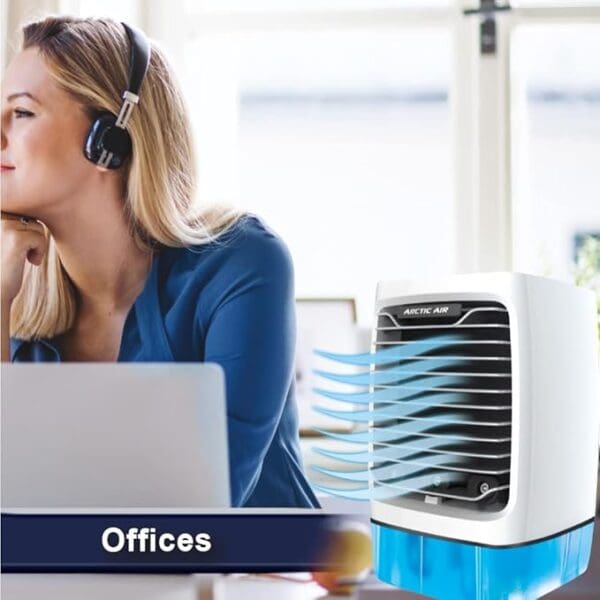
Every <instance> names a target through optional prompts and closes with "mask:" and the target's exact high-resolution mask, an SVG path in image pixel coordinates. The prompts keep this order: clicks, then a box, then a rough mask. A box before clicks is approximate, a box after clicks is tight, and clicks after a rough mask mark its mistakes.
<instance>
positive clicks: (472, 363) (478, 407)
mask: <svg viewBox="0 0 600 600" xmlns="http://www.w3.org/2000/svg"><path fill="white" fill-rule="evenodd" d="M432 307H433V308H435V307H439V308H438V309H437V310H432ZM444 307H446V308H444ZM407 309H408V310H407ZM447 336H451V337H450V339H449V341H442V342H441V343H440V344H436V346H435V347H434V349H430V350H428V351H419V350H418V348H419V346H421V348H422V347H423V345H422V344H419V342H422V341H424V340H431V339H433V338H436V339H440V340H443V339H444V337H447ZM415 342H417V343H416V344H415V345H414V347H415V352H414V355H413V353H411V354H410V355H409V356H408V358H403V359H402V360H401V361H398V362H397V363H395V364H385V365H380V366H377V367H374V368H373V370H374V372H378V371H382V370H385V371H387V372H388V373H389V372H393V369H398V372H399V373H402V377H399V380H398V381H397V382H393V383H391V384H386V385H383V384H382V385H373V386H372V390H373V392H377V390H380V389H390V388H393V389H397V390H398V391H399V396H400V398H399V399H398V400H397V401H396V402H395V403H394V402H393V401H391V402H390V401H389V400H388V401H386V402H385V403H378V402H377V403H375V404H373V405H372V410H373V414H374V415H377V418H376V419H374V420H373V421H372V423H371V424H370V429H371V430H372V432H373V436H372V440H373V442H372V443H373V453H374V454H375V455H378V456H381V457H384V458H385V459H384V458H382V459H381V462H375V463H371V465H370V472H371V478H372V481H373V483H374V485H376V486H385V487H386V488H389V489H392V490H393V489H397V490H398V497H397V498H395V499H394V503H396V504H398V505H402V503H403V500H404V499H410V500H411V502H414V500H415V499H417V500H420V501H426V502H427V503H428V504H432V505H436V504H438V505H439V504H451V505H454V506H457V505H458V506H461V507H463V508H468V509H471V510H484V511H498V510H501V509H502V508H503V507H504V506H505V505H506V503H507V502H508V495H509V489H510V458H511V430H512V428H511V424H512V375H511V346H510V323H509V315H508V311H507V309H506V307H505V306H504V305H503V304H501V303H499V302H493V301H482V302H479V301H465V302H460V301H452V302H451V303H449V304H446V305H441V304H431V303H428V304H404V305H394V306H386V307H384V308H382V309H381V310H380V311H379V313H378V318H377V331H376V338H375V345H376V348H375V349H376V350H383V349H386V348H390V347H393V346H402V347H403V348H406V347H407V346H408V345H410V344H411V343H415ZM429 383H431V385H429ZM399 405H401V407H400V406H399ZM390 407H391V413H392V415H393V414H394V410H401V411H402V416H400V417H395V416H394V417H392V418H387V416H386V415H388V414H390ZM382 415H383V416H382Z"/></svg>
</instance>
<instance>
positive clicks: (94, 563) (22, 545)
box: [2, 513, 340, 573]
mask: <svg viewBox="0 0 600 600" xmlns="http://www.w3.org/2000/svg"><path fill="white" fill-rule="evenodd" d="M339 519H340V517H335V516H333V515H323V514H306V515H303V514H292V515H280V514H264V515H263V514H251V515H244V514H223V515H206V514H204V515H187V514H170V515H165V514H142V515H135V514H122V513H121V514H14V513H12V514H2V571H3V572H31V573H34V572H35V573H51V572H69V573H82V572H94V573H97V572H106V573H202V572H210V573H228V572H257V573H258V572H269V571H319V570H329V569H331V568H333V567H334V566H335V565H333V564H332V562H331V560H332V557H328V556H326V554H327V548H328V546H329V544H328V540H329V539H330V538H329V536H330V532H331V528H332V527H334V526H335V524H336V523H337V522H338V521H339Z"/></svg>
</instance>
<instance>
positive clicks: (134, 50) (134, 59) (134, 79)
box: [115, 22, 150, 129]
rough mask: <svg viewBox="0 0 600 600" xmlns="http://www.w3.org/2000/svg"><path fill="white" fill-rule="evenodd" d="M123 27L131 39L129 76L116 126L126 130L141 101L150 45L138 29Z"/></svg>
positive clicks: (125, 24)
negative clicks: (135, 106)
mask: <svg viewBox="0 0 600 600" xmlns="http://www.w3.org/2000/svg"><path fill="white" fill-rule="evenodd" d="M121 25H123V27H124V28H125V32H126V33H127V37H128V38H129V75H128V78H127V79H128V81H127V89H126V90H125V91H124V92H123V95H122V98H123V105H122V106H121V110H120V111H119V116H118V117H117V121H116V123H115V125H116V126H117V127H121V128H122V129H125V128H126V127H127V122H128V121H129V117H130V116H131V111H132V110H133V107H134V105H135V104H137V103H138V101H139V99H140V97H139V91H140V87H141V85H142V81H144V77H145V76H146V72H147V71H148V66H149V64H150V44H149V43H148V39H147V38H146V36H145V35H144V34H143V33H142V32H141V31H139V30H138V29H135V28H134V27H131V26H129V25H127V23H123V22H121Z"/></svg>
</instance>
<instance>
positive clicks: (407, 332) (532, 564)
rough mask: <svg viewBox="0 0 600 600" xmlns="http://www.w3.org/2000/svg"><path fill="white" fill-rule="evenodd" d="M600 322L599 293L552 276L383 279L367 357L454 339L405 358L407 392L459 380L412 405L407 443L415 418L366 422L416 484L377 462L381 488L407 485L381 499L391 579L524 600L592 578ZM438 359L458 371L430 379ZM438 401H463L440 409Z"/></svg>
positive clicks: (373, 447) (376, 518) (377, 528)
mask: <svg viewBox="0 0 600 600" xmlns="http://www.w3.org/2000/svg"><path fill="white" fill-rule="evenodd" d="M597 323H598V321H597V315H596V306H595V295H594V294H593V293H592V292H591V291H589V290H584V289H582V288H577V287H574V286H572V285H569V284H566V283H562V282H559V281H556V280H552V279H547V278H543V277H536V276H532V275H526V274H521V273H508V272H507V273H504V272H502V273H478V274H467V275H457V276H453V277H450V278H448V279H445V280H443V281H436V282H433V281H430V282H381V283H379V285H378V287H377V294H376V326H375V328H374V332H373V340H372V341H373V348H372V352H378V351H381V350H383V349H386V348H389V347H393V346H400V345H401V346H402V347H403V348H405V347H406V346H407V345H410V344H415V342H417V344H416V345H414V348H415V349H416V348H417V347H418V342H419V340H425V339H431V336H440V335H443V334H448V333H450V332H451V333H453V334H456V336H457V338H456V340H457V341H450V342H448V343H447V344H444V345H442V346H438V347H436V348H435V349H434V350H432V351H428V352H422V353H419V354H418V355H417V353H416V352H415V354H414V356H409V357H408V358H407V359H406V360H403V361H402V364H403V365H406V364H409V365H410V364H413V365H414V366H415V369H414V371H415V372H416V373H418V372H419V371H423V373H422V374H421V376H419V375H415V377H414V378H413V379H410V380H408V381H407V380H404V381H403V382H402V383H401V384H399V385H398V389H401V388H402V386H403V385H404V386H410V383H411V382H414V381H421V382H423V381H426V377H431V376H440V374H446V378H448V377H450V378H452V377H455V378H456V383H449V384H448V383H447V384H446V385H445V386H444V387H435V388H434V389H430V390H426V391H420V392H417V393H415V394H414V395H413V396H409V397H408V398H405V400H404V401H406V402H415V403H417V405H419V409H418V410H417V411H416V412H413V413H412V416H411V417H410V424H412V425H413V427H411V428H407V432H406V434H402V428H403V426H404V425H406V424H407V423H409V421H407V420H404V419H390V420H383V421H377V422H372V423H370V428H371V429H372V430H374V431H383V432H385V431H386V430H387V431H391V432H392V435H390V436H388V438H387V439H388V441H386V442H385V443H384V444H382V443H379V442H377V441H371V442H370V444H369V449H370V451H371V452H375V451H377V449H378V448H380V447H382V446H383V447H385V448H386V449H389V448H394V447H396V448H399V449H404V451H403V452H401V453H399V454H398V455H399V456H401V457H402V459H401V460H400V461H395V462H396V463H397V462H402V463H404V464H410V463H412V464H413V466H414V467H415V469H414V472H415V473H417V474H419V475H421V477H417V478H409V479H407V480H406V481H407V482H408V483H406V484H405V485H403V480H400V481H398V480H395V481H394V482H392V483H390V482H389V481H382V480H380V479H378V476H377V472H378V468H379V467H381V466H382V465H383V466H386V465H390V464H393V463H391V462H383V463H379V464H374V463H369V470H370V472H371V474H372V477H371V485H372V486H375V487H377V486H384V487H385V486H389V485H393V486H395V487H396V489H398V495H397V496H393V497H391V498H386V499H385V500H383V501H381V500H379V501H378V500H372V501H371V508H372V514H371V516H372V529H373V543H374V562H375V572H376V575H377V576H378V577H379V578H380V579H381V580H383V581H386V582H388V583H391V584H393V585H395V586H397V587H400V588H404V589H408V590H411V591H414V592H418V593H421V594H424V595H427V596H433V597H435V598H451V599H453V600H455V599H456V600H463V599H465V600H466V599H470V598H473V599H475V598H477V599H478V600H483V599H495V598H511V599H515V598H537V597H539V596H541V595H542V594H545V593H547V592H549V591H550V590H552V589H555V588H556V587H559V586H561V585H563V584H564V583H566V582H567V581H570V580H571V579H573V578H575V577H577V576H578V575H580V574H581V573H583V571H585V569H586V568H587V565H588V562H589V557H590V552H591V545H592V533H593V521H594V516H595V505H596V484H597V473H598V424H599V410H598V403H599V401H600V386H599V381H598V340H597V335H598V330H597ZM440 359H443V360H446V359H448V360H449V361H450V364H448V365H447V366H445V367H441V368H438V369H434V370H433V371H432V370H431V369H427V367H426V365H427V364H428V363H427V361H431V360H438V362H439V360H440ZM429 364H431V363H429ZM386 368H387V369H389V368H390V366H389V365H387V366H386ZM379 369H380V367H374V366H371V372H373V371H377V370H379ZM378 387H379V386H377V385H374V386H371V387H370V390H371V392H373V391H374V390H376V389H377V388H378ZM384 387H385V386H384ZM439 394H444V395H445V397H446V398H447V397H448V395H452V394H455V395H456V397H457V398H458V401H455V402H452V403H444V402H440V403H436V401H435V400H436V397H437V396H438V395H439ZM421 406H422V409H421ZM376 408H377V405H376V404H375V405H371V406H370V409H371V410H374V409H376ZM450 414H451V415H453V416H451V417H449V418H445V417H446V416H447V415H450ZM456 415H460V416H459V417H458V418H457V416H456ZM415 423H416V424H417V427H414V424H415ZM372 439H375V440H377V439H381V438H372ZM411 448H412V450H411ZM388 452H389V450H388ZM388 456H389V454H388ZM432 457H433V458H435V459H436V460H435V461H434V460H432ZM440 457H442V458H441V460H440ZM423 476H425V477H423ZM424 479H425V480H426V484H424V485H414V487H412V484H411V483H410V482H412V481H423V480H424ZM374 497H375V496H374Z"/></svg>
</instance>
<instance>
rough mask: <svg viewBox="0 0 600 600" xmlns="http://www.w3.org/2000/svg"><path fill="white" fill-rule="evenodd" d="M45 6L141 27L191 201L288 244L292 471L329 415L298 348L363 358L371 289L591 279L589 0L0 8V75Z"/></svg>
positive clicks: (593, 191) (15, 2)
mask: <svg viewBox="0 0 600 600" xmlns="http://www.w3.org/2000/svg"><path fill="white" fill-rule="evenodd" d="M49 13H67V14H73V15H80V16H110V17H112V18H114V19H118V20H125V21H128V22H130V23H132V24H134V25H137V26H138V27H140V28H142V29H143V30H144V31H145V32H146V33H147V34H148V35H149V36H151V37H152V38H154V39H155V40H156V41H157V42H158V43H159V44H160V45H161V46H162V47H163V49H164V50H165V51H166V52H167V54H168V55H169V56H170V59H171V63H172V66H173V68H174V69H175V72H176V73H177V76H178V78H179V80H180V83H181V85H182V87H183V89H184V93H185V96H186V98H187V101H188V106H189V109H190V115H191V119H192V123H193V128H194V134H195V142H196V146H197V157H198V170H199V184H200V195H201V197H202V199H203V200H204V201H206V202H218V201H227V202H233V203H234V204H236V205H238V206H241V207H243V208H246V209H248V210H250V211H252V212H254V213H257V214H259V215H260V216H261V217H262V218H263V219H264V220H265V221H266V222H267V223H268V224H269V225H270V226H271V227H272V228H274V229H275V230H276V231H277V232H278V233H279V234H280V235H281V236H282V238H283V239H284V240H285V241H286V243H287V244H288V246H289V248H290V251H291V253H292V255H293V259H294V264H295V273H296V295H297V302H298V352H297V356H298V367H297V381H296V383H297V395H298V400H299V404H300V414H301V426H302V432H303V446H304V449H305V460H306V464H307V466H309V467H310V465H311V464H313V462H314V461H315V460H316V457H315V456H314V454H311V453H310V452H309V450H310V446H311V445H312V444H313V443H314V441H315V440H314V436H315V434H314V430H313V428H314V427H316V426H319V427H322V426H328V427H330V428H331V427H336V426H337V427H339V423H333V422H329V421H328V420H327V419H326V418H323V417H321V416H319V415H317V414H315V413H314V412H313V411H312V410H311V405H312V404H315V403H319V404H324V403H323V402H322V400H321V399H320V398H315V396H314V394H313V393H312V391H311V390H312V387H313V386H314V385H316V383H315V382H314V380H313V376H312V375H311V371H312V369H313V368H315V367H321V366H323V365H321V364H319V363H318V362H317V361H316V359H315V357H314V356H313V354H312V350H313V349H314V348H322V349H328V350H333V351H336V352H362V351H368V350H369V345H370V328H371V326H372V314H373V304H374V299H375V289H376V284H377V282H378V281H380V280H395V279H431V278H437V277H442V276H445V275H450V274H453V273H462V272H472V271H490V270H514V271H522V272H526V273H532V274H536V275H544V276H549V277H554V278H558V279H561V280H564V281H569V282H572V283H575V284H578V285H583V286H586V287H590V288H592V289H595V290H596V291H600V0H595V1H593V0H582V1H572V2H570V1H568V0H564V1H562V2H561V1H559V0H512V1H511V2H510V7H509V2H508V1H504V2H501V1H498V2H494V1H493V0H482V1H481V2H479V1H477V0H1V14H0V21H1V32H0V33H1V36H2V43H1V53H2V54H1V57H0V58H1V63H2V69H4V68H5V67H6V64H7V63H8V61H10V58H11V56H12V54H13V53H14V51H15V48H16V47H17V45H18V29H19V26H20V24H22V23H23V22H25V21H27V20H30V19H34V18H37V17H41V16H44V15H46V14H49ZM599 312H600V305H599ZM328 443H329V442H326V441H325V440H324V439H319V440H318V445H319V446H320V447H327V444H328ZM308 474H309V476H310V477H311V478H312V479H313V481H315V480H317V478H318V474H315V473H314V472H312V471H311V470H310V469H309V470H308ZM365 510H367V511H368V506H365ZM590 569H592V567H590ZM594 571H595V572H599V569H598V568H596V569H594ZM589 585H590V586H591V587H589V591H590V594H591V595H590V596H589V597H590V598H591V597H597V595H596V592H594V590H595V589H597V587H598V584H597V583H595V582H592V583H590V584H589ZM594 586H595V587H594ZM553 597H554V596H553ZM556 597H557V598H558V597H559V596H558V593H557V595H556ZM563 597H567V596H563ZM568 597H571V596H568ZM577 597H581V598H583V597H584V596H583V595H582V596H577ZM586 597H587V596H586Z"/></svg>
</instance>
